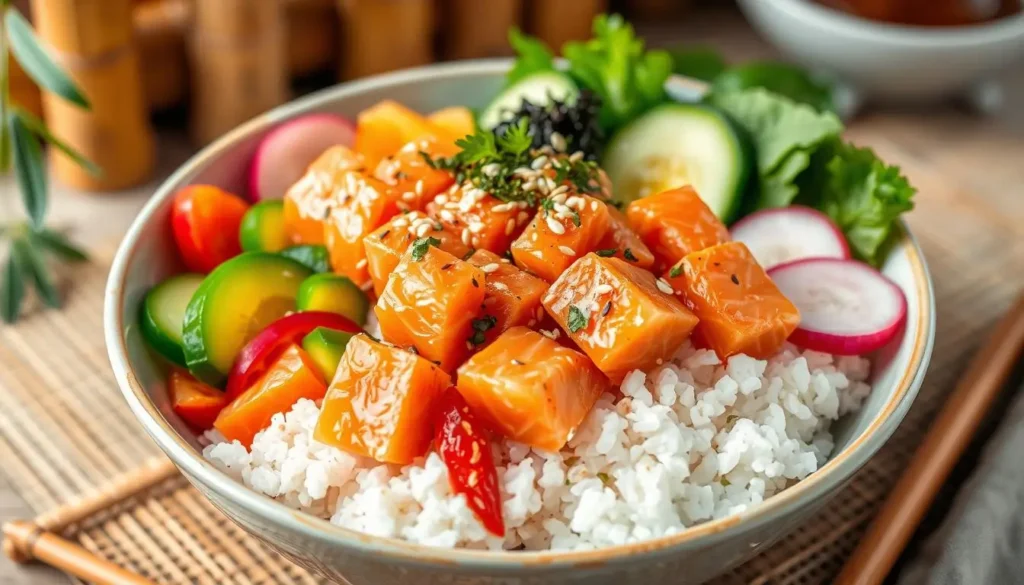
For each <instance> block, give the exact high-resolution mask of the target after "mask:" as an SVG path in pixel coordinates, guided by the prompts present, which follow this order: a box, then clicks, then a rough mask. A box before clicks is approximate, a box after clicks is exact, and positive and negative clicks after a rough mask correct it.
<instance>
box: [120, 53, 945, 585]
mask: <svg viewBox="0 0 1024 585" xmlns="http://www.w3.org/2000/svg"><path fill="white" fill-rule="evenodd" d="M508 67H509V62H508V61H507V60H493V61H476V62H473V61H470V62H461V63H452V64H446V65H436V66H431V67H424V68H420V69H413V70H409V71H401V72H397V73H393V74H389V75H384V76H380V77H374V78H371V79H366V80H362V81H358V82H354V83H347V84H344V85H340V86H338V87H334V88H331V89H328V90H325V91H322V92H320V93H318V94H315V95H312V96H309V97H306V98H303V99H300V100H298V101H296V102H294V103H291V104H288V105H286V106H283V107H281V108H278V109H276V110H273V111H271V112H269V113H267V114H265V115H263V116H260V117H258V118H256V119H254V120H252V121H250V122H247V123H246V124H243V125H242V126H241V127H239V128H237V129H236V130H234V131H232V132H231V133H229V134H228V135H226V136H224V137H223V138H221V139H219V140H217V141H216V142H214V143H213V144H211V145H210V146H208V147H207V148H205V149H204V150H203V151H202V152H200V153H199V154H197V155H196V156H195V157H193V158H192V159H191V160H189V161H188V162H186V163H185V164H184V165H183V166H182V167H181V168H180V169H178V171H177V172H175V173H174V174H173V175H172V176H171V177H170V178H169V179H167V181H165V182H164V184H163V185H161V187H160V189H159V190H158V191H157V193H156V194H155V195H154V196H153V199H152V200H151V201H150V202H149V203H148V204H147V205H146V207H145V208H144V209H143V210H142V212H141V213H140V214H139V216H138V218H136V220H135V222H134V223H133V224H132V226H131V228H130V229H129V231H128V233H127V235H126V236H125V238H124V241H123V242H122V243H121V247H120V249H119V250H118V252H117V256H116V257H115V259H114V264H113V267H112V268H111V271H110V277H109V280H108V282H107V288H106V293H105V295H106V296H105V311H104V329H105V335H106V342H107V350H108V353H109V355H110V362H111V365H112V366H113V370H114V374H115V376H116V378H117V382H118V385H119V386H120V387H121V391H122V392H123V393H124V396H125V399H126V400H127V401H128V404H129V405H130V406H131V409H132V411H133V412H134V413H135V415H136V416H137V417H138V419H139V421H140V423H141V424H142V425H143V427H144V428H145V429H146V431H147V432H148V433H149V434H150V436H151V437H152V438H153V440H154V441H156V442H157V444H159V445H160V447H161V448H162V449H163V450H164V452H165V453H167V455H168V456H169V457H170V458H171V459H172V460H173V461H174V463H175V464H176V465H177V466H178V467H179V468H180V469H181V471H182V473H183V474H184V475H185V476H186V477H187V478H188V479H189V481H191V482H192V484H193V485H195V486H196V488H198V489H199V491H201V492H202V493H203V494H204V495H205V496H206V497H207V498H209V499H210V501H211V502H213V504H214V505H215V506H216V507H218V508H219V509H220V510H222V511H223V512H224V513H225V514H227V515H228V516H229V517H230V518H231V519H232V520H234V521H235V522H236V523H238V524H239V525H240V526H242V527H243V528H244V529H245V530H247V531H248V532H250V533H251V534H253V535H254V536H255V537H257V538H259V539H260V540H263V541H264V542H266V543H268V544H269V545H270V546H272V547H274V548H275V549H276V550H278V551H280V552H282V553H284V554H285V555H287V556H288V557H289V558H291V559H293V560H295V561H296V562H298V563H299V564H301V565H303V566H305V567H307V568H310V569H312V570H314V571H317V572H319V573H321V574H323V575H325V576H328V577H330V578H332V579H335V580H339V581H340V582H342V583H346V582H347V583H352V584H353V585H364V584H365V585H398V584H401V585H441V584H452V583H460V584H466V585H477V584H479V585H498V584H502V585H532V584H536V585H557V584H574V585H576V584H578V585H605V584H608V585H621V584H622V583H664V582H671V583H679V584H683V583H690V584H692V583H700V582H703V581H705V580H707V579H708V578H710V577H712V576H714V575H716V574H718V573H721V572H722V571H725V570H727V569H728V568H730V567H732V566H734V565H736V564H737V563H739V562H741V561H743V560H744V559H746V558H749V557H750V556H751V555H753V554H756V553H757V552H758V551H760V550H761V549H763V548H764V547H765V546H767V545H768V544H769V543H771V542H772V541H774V540H775V539H777V538H780V537H782V536H783V535H785V534H786V532H788V531H789V530H792V529H793V528H794V527H795V526H797V525H798V524H799V523H800V522H801V521H804V520H806V519H808V518H810V517H812V516H813V514H814V513H815V512H816V511H818V510H819V509H820V508H821V506H823V505H825V503H826V502H828V501H829V499H830V498H831V497H832V496H834V495H835V494H837V493H838V492H839V488H840V486H842V485H843V483H845V482H846V480H848V479H849V478H850V476H851V475H853V473H854V472H855V471H856V470H857V469H859V468H860V466H861V465H863V464H864V463H865V462H866V461H867V460H868V458H870V457H871V456H872V455H874V454H875V453H876V452H877V451H878V449H879V448H880V447H881V446H882V445H883V444H884V443H885V441H886V440H887V439H888V438H889V436H890V435H891V434H892V433H893V431H895V430H896V427H897V425H899V422H900V421H901V420H902V419H903V416H904V415H905V414H906V412H907V410H909V408H910V405H911V403H912V402H913V400H914V396H915V395H916V393H917V390H918V388H919V387H920V385H921V381H922V379H923V378H924V374H925V370H926V369H927V365H928V358H929V356H930V355H931V350H932V344H933V337H934V331H935V306H934V299H933V295H932V289H931V281H930V279H929V276H928V271H927V268H926V266H925V263H924V259H923V257H922V255H921V251H920V249H919V248H918V247H917V244H916V243H915V242H914V240H913V238H912V237H911V236H910V234H909V233H908V232H906V231H905V229H901V230H900V232H899V234H898V238H897V242H896V245H895V246H894V249H893V251H892V253H891V254H890V255H889V257H888V259H887V260H886V262H885V266H884V267H883V271H884V272H885V274H887V275H888V276H889V277H890V278H892V279H893V280H894V281H895V282H896V283H897V284H898V285H899V286H900V288H901V289H902V290H903V291H904V293H905V294H906V296H907V309H908V311H907V325H906V329H905V330H904V332H903V334H902V335H901V336H899V337H898V338H897V339H895V340H893V341H892V342H891V343H890V344H889V345H888V346H887V347H886V348H884V349H883V350H881V351H880V352H879V353H878V355H877V356H875V359H874V365H873V367H874V372H873V375H872V383H873V385H874V389H873V391H872V393H871V395H870V396H869V397H868V398H867V400H866V401H865V404H864V406H863V408H862V409H861V410H860V411H859V412H857V413H856V414H853V415H850V416H847V417H844V418H843V419H842V420H840V421H838V422H837V423H836V424H835V425H833V433H834V436H835V451H834V453H833V454H832V456H831V458H830V459H829V461H828V462H827V463H826V464H825V465H824V466H823V467H822V468H821V469H820V470H818V471H817V472H815V473H813V474H812V475H811V476H809V477H808V478H807V479H805V480H803V481H801V482H799V483H797V484H796V485H794V486H793V487H791V488H789V489H787V490H785V491H783V492H782V493H780V494H778V495H776V496H774V497H772V498H770V499H769V500H767V501H766V502H764V503H763V504H761V505H758V506H754V507H752V508H750V509H749V510H747V511H744V512H743V513H741V514H737V515H734V516H730V517H727V518H723V519H720V520H715V521H713V522H708V523H706V524H701V525H699V526H696V527H694V528H691V529H689V530H686V531H683V532H681V533H679V534H675V535H672V536H668V537H664V538H659V539H654V540H650V541H646V542H641V543H637V544H631V545H625V546H617V547H610V548H604V549H600V550H596V551H585V552H523V553H510V552H483V551H470V550H446V549H440V548H431V547H426V546H422V545H417V544H412V543H409V542H405V541H400V540H395V539H388V538H379V537H375V536H370V535H368V534H362V533H358V532H354V531H352V530H349V529H346V528H341V527H339V526H335V525H332V524H330V523H328V522H326V521H325V520H321V519H320V518H315V517H313V516H310V515H308V514H305V513H303V512H298V511H295V510H292V509H290V508H287V507H285V506H284V505H283V504H281V503H278V502H276V501H274V500H271V499H269V498H267V497H265V496H262V495H260V494H257V493H256V492H253V491H251V490H249V489H248V488H246V487H245V486H243V485H242V484H240V483H237V482H236V481H234V480H233V479H231V478H229V477H228V476H227V475H225V474H224V473H222V472H220V471H219V470H217V469H216V468H215V467H214V466H213V465H211V464H210V463H209V462H207V461H206V460H204V459H203V457H202V456H201V455H200V446H199V443H198V441H197V440H196V436H195V434H194V433H193V432H191V431H190V430H189V429H188V427H187V426H186V425H185V424H184V423H183V422H182V421H181V419H180V418H178V417H177V416H176V415H175V414H174V411H173V409H171V407H170V403H169V401H168V397H167V389H166V386H165V379H166V368H165V366H164V364H163V363H161V362H160V361H159V360H157V359H154V357H153V355H152V353H151V352H150V351H148V350H147V348H146V345H145V341H144V340H143V339H142V336H141V334H140V332H139V328H138V325H137V323H138V314H139V304H140V303H141V301H142V298H143V296H144V295H145V293H146V291H148V290H149V289H150V288H151V287H152V286H154V285H155V284H157V283H158V282H160V281H161V280H162V279H164V278H166V277H168V276H170V275H171V274H174V273H175V272H178V271H180V270H181V267H180V263H179V261H178V259H177V253H176V251H175V246H174V243H173V241H172V239H171V234H170V229H169V228H170V225H169V224H170V221H169V218H170V212H171V205H172V199H173V196H174V193H175V192H176V191H177V190H178V189H180V188H182V187H184V186H186V185H190V184H196V183H212V184H215V185H219V186H221V187H223V188H225V189H227V190H229V191H235V192H240V191H242V190H243V189H244V188H245V180H246V170H247V167H248V163H249V161H250V160H251V158H252V155H253V151H254V150H255V147H256V144H257V143H258V141H259V139H260V137H261V136H263V135H264V134H266V133H267V132H268V131H270V130H271V129H272V128H273V127H274V126H275V125H276V124H279V123H281V122H282V121H284V120H287V119H289V118H293V117H295V116H299V115H303V114H309V113H312V112H331V113H335V114H341V115H344V116H349V117H354V116H355V115H356V114H357V113H358V112H359V111H360V110H362V109H364V108H366V107H369V106H370V105H372V104H374V103H375V102H377V101H379V100H382V99H385V98H390V99H394V100H398V101H400V102H403V103H405V104H407V105H409V106H411V107H412V108H414V109H416V110H419V111H424V112H427V111H431V110H434V109H437V108H441V107H444V106H449V105H454V104H463V105H468V106H470V107H480V106H483V105H485V104H486V103H487V102H488V101H489V100H490V99H491V97H492V96H493V95H494V93H495V92H496V91H497V90H498V89H499V88H500V87H501V85H502V81H503V77H504V73H505V71H507V69H508Z"/></svg>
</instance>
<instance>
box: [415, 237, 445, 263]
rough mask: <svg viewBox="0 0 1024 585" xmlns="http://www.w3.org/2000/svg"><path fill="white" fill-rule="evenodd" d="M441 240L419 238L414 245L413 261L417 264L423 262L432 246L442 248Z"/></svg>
mask: <svg viewBox="0 0 1024 585" xmlns="http://www.w3.org/2000/svg"><path fill="white" fill-rule="evenodd" d="M440 245H441V240H439V239H437V238H431V237H426V238H419V239H417V240H416V241H414V242H413V243H412V246H411V247H412V259H413V260H415V261H416V262H419V261H420V260H423V257H424V256H426V255H427V249H429V248H430V247H431V246H440Z"/></svg>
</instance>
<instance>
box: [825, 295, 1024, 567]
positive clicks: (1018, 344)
mask: <svg viewBox="0 0 1024 585" xmlns="http://www.w3.org/2000/svg"><path fill="white" fill-rule="evenodd" d="M1022 352H1024V295H1021V296H1020V297H1018V299H1017V301H1016V302H1015V303H1014V305H1013V307H1012V308H1011V309H1010V312H1009V313H1007V314H1006V316H1005V317H1003V319H1002V320H1001V321H1000V322H999V324H998V325H997V326H996V328H995V330H994V331H993V332H992V335H991V336H990V337H989V339H988V341H987V342H986V343H985V345H983V346H982V348H981V349H980V350H979V351H978V353H977V354H976V355H975V357H974V359H973V360H972V361H971V364H970V366H969V367H968V368H967V372H966V373H964V375H963V377H961V378H960V381H959V382H958V383H957V386H956V389H955V390H954V391H953V393H952V394H951V395H950V396H949V398H948V399H947V402H946V406H945V407H943V409H942V411H941V412H940V413H939V416H938V417H937V418H936V419H935V421H934V422H933V423H932V426H931V428H930V429H929V430H928V433H927V434H926V435H925V438H924V441H923V442H922V443H921V446H920V447H919V448H918V450H917V453H915V454H914V457H913V459H912V460H911V461H910V465H909V466H908V467H907V469H906V470H905V471H904V472H903V475H902V476H901V477H900V479H899V481H898V482H897V483H896V485H895V487H894V488H893V490H892V492H891V493H890V495H889V497H888V499H886V501H885V503H884V504H883V505H882V509H881V510H880V511H879V513H878V515H877V516H875V520H874V522H872V523H871V526H870V527H869V528H868V531H867V534H865V535H864V538H863V539H861V541H860V545H858V546H857V548H856V549H855V550H854V552H853V555H851V556H850V558H849V559H848V560H847V562H846V565H845V566H844V567H843V570H842V572H841V573H840V574H839V578H838V579H837V580H836V581H835V584H836V585H876V584H878V583H881V582H882V581H883V580H885V578H886V576H887V575H888V574H889V571H890V570H892V567H893V565H894V564H895V563H896V559H898V558H899V556H900V554H901V553H902V552H903V549H904V548H905V547H906V545H907V542H908V541H909V540H910V537H911V536H913V534H914V531H916V530H917V526H918V524H920V522H921V519H922V518H923V517H924V515H925V513H926V512H927V511H928V508H929V507H930V506H931V504H932V501H934V500H935V496H936V495H937V494H938V492H939V489H940V488H941V487H942V484H943V482H945V480H946V478H947V477H948V476H949V473H950V472H951V471H952V470H953V467H954V466H955V465H956V463H957V461H958V460H959V459H960V456H961V455H962V454H963V452H964V450H965V449H966V448H967V446H968V445H969V444H970V443H971V438H972V437H973V436H974V433H975V431H976V430H977V428H978V425H979V424H980V423H981V421H982V419H983V418H984V417H985V414H986V413H987V412H988V410H989V407H990V406H991V405H992V402H993V401H994V400H995V399H996V397H997V396H998V395H999V391H1000V389H1002V387H1003V385H1004V384H1005V383H1006V379H1007V378H1008V377H1009V376H1010V373H1011V372H1012V371H1013V368H1014V366H1015V365H1017V364H1018V363H1019V359H1020V356H1021V353H1022Z"/></svg>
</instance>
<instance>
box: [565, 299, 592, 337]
mask: <svg viewBox="0 0 1024 585" xmlns="http://www.w3.org/2000/svg"><path fill="white" fill-rule="evenodd" d="M589 322H590V315H588V314H587V313H584V312H583V311H582V310H581V309H580V308H579V307H577V306H576V305H569V319H568V321H567V323H566V325H567V326H568V327H569V333H576V332H577V331H579V330H580V329H583V328H584V327H586V326H587V323H589Z"/></svg>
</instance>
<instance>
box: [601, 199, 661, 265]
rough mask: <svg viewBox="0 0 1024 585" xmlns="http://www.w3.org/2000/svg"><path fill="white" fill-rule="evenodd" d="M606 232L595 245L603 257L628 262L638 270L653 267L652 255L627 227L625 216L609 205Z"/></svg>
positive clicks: (638, 237)
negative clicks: (637, 267)
mask: <svg viewBox="0 0 1024 585" xmlns="http://www.w3.org/2000/svg"><path fill="white" fill-rule="evenodd" d="M608 219H609V221H608V232H607V233H605V235H604V238H602V239H601V241H600V242H599V243H598V244H597V249H598V250H599V251H600V252H601V255H602V256H604V257H608V256H611V257H613V258H619V259H621V260H625V261H626V262H629V263H630V264H632V265H633V266H639V267H640V268H650V267H651V266H653V265H654V254H652V253H651V250H650V248H648V247H647V245H646V244H644V242H643V240H641V239H640V236H638V235H636V232H634V231H633V230H632V228H630V227H629V223H628V222H627V221H626V216H625V215H623V214H622V212H621V211H619V210H618V209H615V208H614V207H612V206H611V205H609V206H608Z"/></svg>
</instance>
